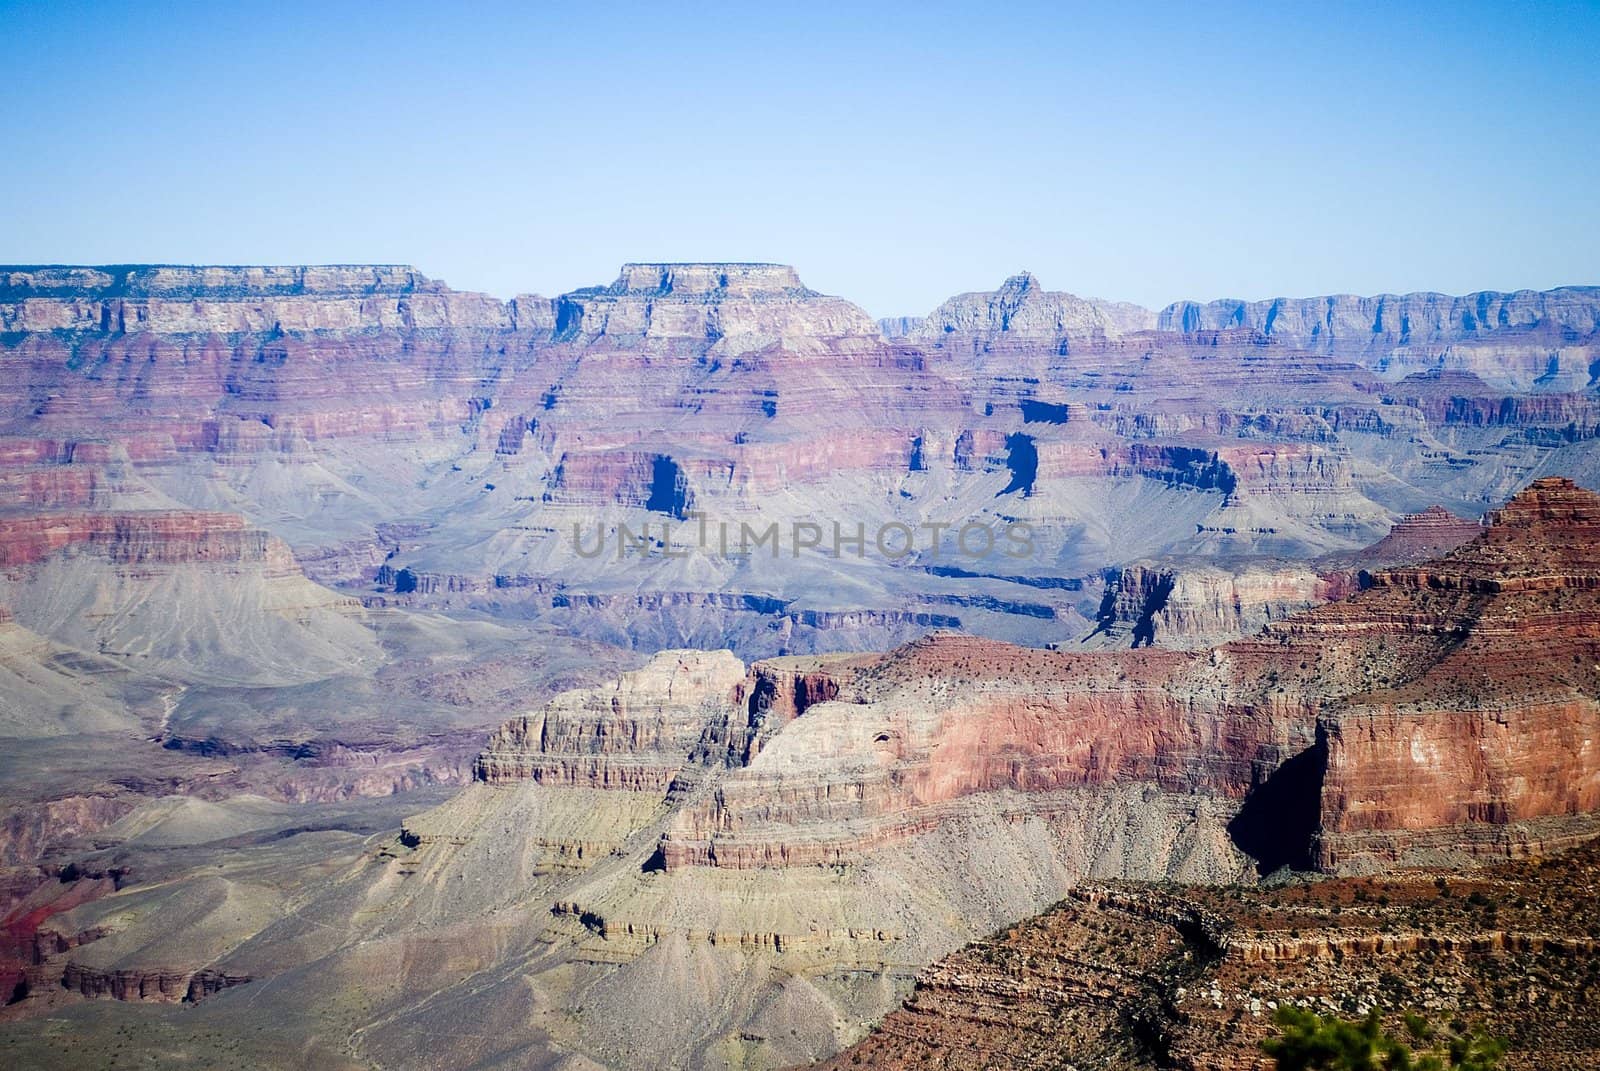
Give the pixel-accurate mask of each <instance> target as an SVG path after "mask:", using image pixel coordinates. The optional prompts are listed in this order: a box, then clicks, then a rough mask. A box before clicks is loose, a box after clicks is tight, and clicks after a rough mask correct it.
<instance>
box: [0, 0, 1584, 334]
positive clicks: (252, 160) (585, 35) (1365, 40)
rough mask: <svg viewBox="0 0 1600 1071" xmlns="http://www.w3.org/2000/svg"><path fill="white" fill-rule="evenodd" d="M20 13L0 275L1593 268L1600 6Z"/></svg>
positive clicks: (1163, 274)
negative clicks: (777, 266)
mask: <svg viewBox="0 0 1600 1071" xmlns="http://www.w3.org/2000/svg"><path fill="white" fill-rule="evenodd" d="M466 7H467V6H466V5H462V7H461V8H460V9H458V8H457V7H456V5H447V4H417V5H410V4H406V3H383V4H377V3H373V4H360V5H343V4H337V3H333V4H325V3H319V4H307V5H302V4H299V3H294V2H289V0H277V2H272V3H265V4H244V3H241V4H237V5H218V8H220V9H218V10H214V9H212V8H210V7H209V6H201V5H195V6H193V7H187V6H184V5H170V4H161V5H157V4H115V5H113V4H81V3H70V2H60V0H50V2H42V3H28V2H25V3H18V2H13V0H0V86H3V92H4V110H3V113H0V114H3V115H4V125H3V127H0V262H11V263H16V262H70V263H105V262H134V261H165V262H177V263H330V262H374V261H377V262H391V261H397V262H404V263H410V264H414V265H416V266H417V267H418V268H420V269H421V270H423V271H424V272H426V273H428V274H430V275H433V276H436V277H440V278H443V279H445V280H446V281H447V282H449V283H450V284H451V285H452V286H456V287H458V288H465V289H480V290H488V291H490V292H491V293H495V294H498V295H500V296H502V297H505V296H510V295H511V294H514V293H519V292H528V291H536V292H540V293H545V294H553V293H559V292H561V291H563V290H570V289H573V288H575V287H578V286H584V285H591V284H595V283H603V282H608V281H610V280H611V279H613V278H614V277H615V276H616V270H617V266H618V265H619V264H620V263H621V262H623V261H625V260H774V261H782V262H786V263H790V264H794V265H795V266H796V267H797V268H799V270H800V273H801V276H802V278H804V279H805V280H806V282H807V283H808V284H809V285H811V286H813V287H815V288H816V289H819V290H824V291H827V292H830V293H837V294H843V295H845V296H847V297H850V298H852V299H854V300H855V301H857V302H859V303H861V304H862V305H864V306H865V307H866V308H867V309H868V310H869V311H870V312H872V313H873V314H875V315H880V316H885V315H897V314H920V313H924V312H926V311H928V310H929V309H930V308H932V307H933V306H934V305H935V304H937V303H938V302H939V301H940V300H942V299H943V298H944V297H946V296H948V295H950V294H952V293H955V292H958V291H963V290H980V289H984V290H986V289H992V288H993V287H995V286H997V285H998V284H999V283H1000V281H1001V280H1002V279H1003V278H1004V277H1005V276H1007V275H1009V274H1012V273H1013V272H1015V271H1017V270H1019V269H1023V268H1026V269H1029V270H1031V271H1033V272H1034V274H1035V275H1037V276H1038V277H1039V278H1040V280H1041V282H1043V283H1044V284H1045V285H1046V286H1048V287H1050V288H1051V289H1064V290H1072V291H1074V292H1077V293H1080V294H1086V295H1095V296H1101V297H1109V298H1119V299H1125V300H1132V301H1138V302H1141V303H1143V304H1146V305H1151V306H1159V305H1162V304H1165V303H1167V302H1169V301H1173V300H1176V299H1179V298H1190V297H1192V298H1214V297H1225V296H1227V297H1245V298H1262V297H1272V296H1277V295H1293V296H1303V295H1308V294H1320V293H1329V292H1358V293H1376V292H1380V291H1403V290H1415V289H1431V290H1442V291H1447V292H1452V293H1459V292H1465V291H1469V290H1476V289H1485V288H1493V289H1513V288H1518V287H1536V288H1545V287H1550V286H1556V285H1562V284H1573V283H1591V284H1592V283H1600V2H1597V0H1589V2H1583V3H1558V2H1552V3H1537V4H1536V3H1520V4H1519V3H1448V4H1446V3H1440V4H1420V5H1411V6H1408V7H1406V8H1405V9H1404V10H1399V9H1395V8H1392V7H1391V6H1390V5H1387V4H1370V5H1369V4H1342V3H1323V4H1316V5H1305V6H1300V5H1293V4H1283V5H1260V6H1258V5H1254V4H1243V3H1241V4H1223V5H1190V4H1170V5H1153V6H1152V5H1142V4H1138V3H1132V2H1121V3H1100V4H1095V5H1092V6H1087V7H1081V8H1080V7H1074V6H1066V5H1057V4H1033V3H1028V2H1020V0H1019V2H1011V3H1004V2H1002V3H993V4H986V5H981V6H980V5H977V4H969V5H954V4H940V3H936V2H935V3H916V4H882V5H871V4H841V5H837V6H834V5H830V4H826V3H817V2H808V3H801V4H762V3H750V4H736V5H734V4H730V5H726V6H724V5H715V4H713V5H700V4H694V3H681V4H668V3H660V2H655V3H649V4H639V5H635V4H631V3H626V2H607V3H603V4H583V3H563V4H549V5H546V4H538V3H507V4H479V5H473V6H471V9H470V13H463V12H464V11H465V10H466Z"/></svg>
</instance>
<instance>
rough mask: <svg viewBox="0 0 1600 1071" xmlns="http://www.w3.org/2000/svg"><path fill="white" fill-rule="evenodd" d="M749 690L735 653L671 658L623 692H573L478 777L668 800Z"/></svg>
mask: <svg viewBox="0 0 1600 1071" xmlns="http://www.w3.org/2000/svg"><path fill="white" fill-rule="evenodd" d="M744 685H745V667H744V664H743V663H741V662H740V661H739V660H738V659H737V658H735V657H734V656H733V655H732V654H731V653H730V652H728V651H666V652H663V653H661V654H658V655H656V656H655V657H654V658H653V659H651V661H650V662H649V663H648V664H647V665H646V666H645V667H644V668H642V669H639V670H635V671H633V672H631V673H625V674H623V675H622V677H621V678H619V679H618V680H617V681H616V682H615V683H614V684H612V685H609V686H605V687H600V688H593V689H588V690H580V691H575V692H564V693H562V694H561V695H559V696H557V697H556V698H554V699H552V700H551V701H550V702H549V704H547V705H546V706H545V708H544V709H543V710H542V711H540V712H539V713H537V714H534V715H529V716H526V717H523V718H518V719H516V720H514V721H511V722H509V723H507V724H506V725H505V726H503V727H501V729H500V730H499V731H498V732H496V733H495V735H494V736H492V737H491V738H490V739H489V743H488V746H487V747H486V748H485V750H484V752H483V754H481V755H480V756H479V757H478V761H477V764H476V765H475V766H474V768H473V776H474V777H475V778H476V779H477V780H479V781H485V782H488V783H490V784H503V783H506V782H511V781H519V780H533V781H537V782H539V783H541V784H556V785H587V786H592V787H595V788H607V789H611V788H614V789H623V790H629V791H645V792H656V793H665V792H666V790H667V788H668V787H670V786H671V785H672V783H673V781H674V779H675V778H677V776H678V775H679V772H680V771H681V770H682V768H683V766H684V764H685V762H686V760H687V759H688V756H689V752H690V751H691V750H692V749H693V748H694V746H695V744H697V743H698V742H699V740H700V737H701V734H702V732H703V731H704V730H705V728H706V725H707V722H708V721H709V720H712V719H715V718H716V717H718V716H721V715H725V713H726V712H727V711H728V710H729V709H730V708H731V707H733V706H734V705H735V701H736V699H737V697H738V695H739V694H740V693H742V690H743V688H744Z"/></svg>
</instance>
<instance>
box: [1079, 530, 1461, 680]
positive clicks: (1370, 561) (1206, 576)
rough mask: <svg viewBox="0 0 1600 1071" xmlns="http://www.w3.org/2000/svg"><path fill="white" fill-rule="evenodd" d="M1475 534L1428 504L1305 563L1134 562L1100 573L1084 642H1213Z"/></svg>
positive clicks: (1335, 597) (1346, 592)
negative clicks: (1093, 617)
mask: <svg viewBox="0 0 1600 1071" xmlns="http://www.w3.org/2000/svg"><path fill="white" fill-rule="evenodd" d="M1482 531H1483V528H1482V526H1481V525H1480V524H1479V523H1478V522H1476V521H1469V520H1465V519H1463V518H1461V517H1457V516H1456V515H1455V514H1453V513H1451V512H1450V511H1449V510H1447V509H1444V508H1443V507H1441V506H1430V507H1428V508H1427V509H1425V510H1423V511H1421V512H1420V513H1415V514H1410V515H1408V516H1406V517H1402V518H1401V519H1400V520H1398V521H1396V522H1395V524H1394V527H1393V528H1391V529H1390V531H1389V534H1388V535H1386V536H1384V537H1383V538H1382V539H1380V540H1378V542H1376V543H1374V544H1372V545H1371V546H1369V547H1366V548H1363V549H1362V550H1359V551H1355V552H1352V553H1347V554H1335V555H1330V556H1326V557H1323V558H1319V559H1315V560H1313V561H1311V562H1306V563H1298V562H1287V561H1251V560H1246V561H1244V562H1241V563H1238V564H1233V565H1227V564H1214V563H1212V562H1208V561H1204V560H1194V559H1178V560H1169V561H1162V562H1134V563H1133V564H1131V565H1127V566H1124V567H1122V568H1120V569H1117V570H1114V571H1113V573H1112V575H1111V576H1110V577H1109V578H1108V580H1107V586H1106V592H1105V596H1104V598H1103V600H1102V602H1101V606H1100V612H1099V614H1098V617H1097V621H1096V628H1095V631H1094V632H1093V633H1091V634H1090V635H1088V636H1086V637H1085V638H1084V640H1083V643H1084V644H1085V645H1088V646H1091V647H1105V646H1112V647H1119V646H1120V647H1130V646H1131V647H1141V646H1160V647H1170V648H1174V649H1177V650H1194V649H1197V648H1203V647H1210V646H1214V645H1216V644H1220V643H1224V642H1226V641H1228V640H1230V639H1233V638H1234V637H1238V636H1249V635H1253V634H1255V633H1257V632H1259V631H1261V629H1262V628H1263V627H1265V626H1266V625H1267V624H1268V623H1269V622H1273V621H1282V620H1284V619H1286V618H1288V617H1290V616H1291V615H1293V614H1296V613H1299V612H1300V611H1302V610H1306V609H1310V608H1311V607H1313V606H1318V605H1320V604H1322V603H1325V602H1337V601H1339V600H1341V599H1345V598H1348V597H1350V596H1351V595H1353V594H1355V593H1356V592H1358V591H1360V590H1361V589H1362V588H1363V587H1365V586H1369V585H1370V584H1371V583H1372V580H1371V577H1370V575H1369V574H1370V571H1371V570H1374V569H1378V568H1380V567H1382V566H1396V565H1403V564H1408V563H1413V562H1420V561H1424V560H1427V559H1429V558H1435V557H1441V556H1443V555H1445V554H1447V553H1449V552H1450V551H1453V550H1455V549H1456V548H1457V547H1459V546H1461V545H1462V544H1464V543H1467V542H1469V541H1471V540H1473V539H1476V538H1477V537H1478V536H1479V535H1480V534H1481V533H1482Z"/></svg>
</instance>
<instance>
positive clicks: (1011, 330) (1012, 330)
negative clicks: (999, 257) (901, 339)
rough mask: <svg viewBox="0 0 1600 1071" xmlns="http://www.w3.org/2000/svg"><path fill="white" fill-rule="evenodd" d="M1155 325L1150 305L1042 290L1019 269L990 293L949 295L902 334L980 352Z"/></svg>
mask: <svg viewBox="0 0 1600 1071" xmlns="http://www.w3.org/2000/svg"><path fill="white" fill-rule="evenodd" d="M1155 326H1156V315H1155V313H1152V312H1151V311H1150V310H1148V309H1143V308H1140V307H1139V306H1137V305H1130V304H1127V303H1125V302H1110V301H1098V300H1095V299H1093V298H1080V297H1078V296H1077V295H1075V294H1067V293H1062V292H1057V291H1049V290H1045V289H1044V288H1043V287H1042V286H1040V285H1039V281H1038V280H1037V279H1035V278H1034V277H1033V276H1032V275H1031V274H1029V273H1028V272H1021V273H1019V274H1017V275H1013V276H1012V277H1011V278H1009V279H1007V280H1006V281H1005V282H1004V283H1003V284H1001V286H1000V289H998V290H995V291H993V292H990V293H971V294H961V295H958V296H956V297H953V298H951V299H950V300H948V301H946V302H945V303H944V304H942V305H940V306H939V307H938V308H936V309H934V310H933V311H932V312H931V313H929V314H928V315H927V317H926V318H925V319H923V320H922V322H921V323H918V324H916V325H914V326H911V325H908V328H909V329H908V330H907V331H906V332H905V334H906V337H907V338H909V339H911V340H912V341H914V342H917V343H919V344H921V345H927V346H943V347H947V348H954V347H958V346H959V347H962V348H964V349H968V350H972V349H976V350H979V351H984V350H988V349H991V348H993V347H995V346H996V345H999V346H1013V345H1033V346H1046V347H1050V348H1058V347H1061V346H1070V345H1072V344H1073V343H1074V342H1079V343H1081V342H1084V341H1090V340H1102V341H1103V340H1105V339H1112V338H1118V337H1120V336H1122V335H1126V334H1129V333H1131V332H1135V331H1147V330H1150V329H1151V328H1153V327H1155Z"/></svg>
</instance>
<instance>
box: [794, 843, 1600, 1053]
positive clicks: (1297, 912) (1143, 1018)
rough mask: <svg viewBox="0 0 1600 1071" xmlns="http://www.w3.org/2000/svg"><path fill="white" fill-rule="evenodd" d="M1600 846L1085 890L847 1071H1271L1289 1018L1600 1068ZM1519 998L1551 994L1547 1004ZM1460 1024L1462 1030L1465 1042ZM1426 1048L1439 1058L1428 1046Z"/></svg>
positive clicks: (919, 1005)
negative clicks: (1424, 1034)
mask: <svg viewBox="0 0 1600 1071" xmlns="http://www.w3.org/2000/svg"><path fill="white" fill-rule="evenodd" d="M1597 865H1600V858H1597V852H1596V849H1595V846H1594V845H1593V844H1590V845H1588V846H1586V847H1584V848H1582V849H1579V850H1577V851H1575V852H1573V853H1571V854H1570V855H1567V856H1558V857H1555V858H1552V859H1547V860H1543V861H1541V862H1539V863H1534V864H1514V865H1501V866H1497V867H1495V868H1493V869H1492V870H1489V871H1487V872H1484V873H1480V874H1472V875H1466V876H1463V875H1460V874H1449V875H1447V874H1445V873H1442V872H1437V871H1412V872H1404V871H1402V872H1397V873H1388V874H1385V875H1383V876H1381V877H1377V878H1370V879H1348V878H1346V879H1338V880H1332V881H1325V882H1319V883H1316V884H1314V885H1289V886H1284V887H1277V888H1252V889H1230V890H1207V889H1198V888H1190V889H1181V888H1180V889H1172V888H1170V887H1169V888H1167V889H1162V890H1156V889H1150V888H1141V887H1138V886H1133V885H1130V884H1105V885H1091V886H1085V887H1081V888H1078V889H1075V890H1073V891H1072V893H1071V894H1069V896H1068V897H1066V898H1065V899H1064V900H1062V902H1060V903H1059V904H1057V905H1055V906H1054V907H1053V908H1052V909H1051V910H1050V911H1049V912H1047V913H1046V914H1044V915H1042V916H1040V917H1038V918H1035V919H1030V920H1027V921H1026V922H1022V923H1020V924H1018V925H1016V926H1012V927H1008V928H1006V929H1005V930H1002V931H1001V932H998V933H995V934H993V935H989V936H986V937H985V938H984V939H983V940H980V941H977V942H974V943H973V944H971V945H969V946H968V947H966V948H964V949H962V950H961V951H960V952H958V953H956V954H954V955H952V956H950V957H948V958H946V959H944V960H941V961H940V962H938V963H935V964H933V965H931V966H930V967H929V968H928V969H927V970H925V971H923V972H922V973H921V974H920V975H919V976H918V979H917V984H916V988H915V989H914V990H913V992H912V994H911V996H910V997H909V998H908V999H907V1000H906V1001H905V1003H904V1005H903V1006H902V1007H901V1008H899V1009H897V1010H896V1011H895V1012H893V1013H892V1014H890V1015H889V1016H888V1017H887V1018H885V1019H884V1020H883V1022H882V1023H880V1024H879V1025H878V1026H877V1027H876V1028H875V1029H874V1031H873V1033H872V1034H871V1035H870V1036H869V1037H868V1038H866V1039H865V1040H864V1041H862V1042H861V1043H860V1044H858V1045H855V1046H853V1047H852V1048H850V1049H848V1050H846V1051H845V1052H843V1053H841V1054H840V1055H839V1056H838V1057H836V1058H835V1059H833V1060H832V1061H829V1062H828V1063H826V1064H825V1065H824V1066H826V1067H828V1068H839V1069H842V1068H854V1067H868V1068H883V1069H891V1068H920V1067H928V1066H938V1067H948V1068H972V1069H974V1071H976V1069H979V1068H983V1069H1017V1071H1022V1069H1033V1068H1043V1067H1061V1066H1077V1067H1083V1066H1091V1067H1092V1066H1117V1067H1171V1068H1182V1069H1185V1071H1202V1069H1205V1071H1213V1069H1219V1068H1226V1069H1230V1071H1233V1069H1237V1071H1267V1069H1268V1068H1270V1066H1271V1061H1270V1060H1268V1059H1267V1058H1266V1057H1265V1056H1264V1055H1263V1054H1262V1052H1261V1050H1260V1043H1261V1041H1262V1039H1264V1038H1265V1037H1267V1036H1270V1035H1271V1034H1272V1033H1273V1032H1275V1028H1274V1026H1273V1013H1274V1012H1275V1011H1277V1009H1278V1008H1279V1007H1282V1006H1284V1005H1289V1006H1293V1007H1303V1008H1310V1009H1312V1010H1314V1011H1317V1012H1319V1013H1321V1014H1324V1015H1339V1016H1341V1017H1344V1018H1347V1019H1354V1018H1359V1017H1361V1016H1362V1015H1364V1014H1365V1013H1366V1011H1367V1010H1368V1009H1369V1008H1376V1009H1377V1010H1378V1011H1379V1013H1380V1015H1381V1016H1382V1017H1383V1019H1384V1023H1385V1027H1386V1029H1388V1030H1389V1031H1390V1032H1392V1033H1394V1034H1396V1035H1398V1036H1402V1037H1406V1036H1409V1032H1408V1031H1407V1030H1406V1028H1405V1026H1404V1025H1403V1023H1402V1022H1401V1019H1402V1018H1403V1017H1402V1016H1401V1014H1400V1011H1402V1010H1404V1011H1406V1012H1409V1013H1410V1014H1412V1015H1415V1016H1419V1017H1420V1018H1421V1019H1422V1020H1423V1021H1425V1022H1427V1023H1428V1025H1429V1027H1430V1029H1431V1030H1432V1031H1434V1038H1435V1040H1434V1041H1433V1042H1432V1045H1433V1046H1434V1047H1438V1046H1440V1045H1442V1041H1441V1040H1440V1039H1441V1038H1444V1037H1448V1036H1449V1035H1450V1033H1451V1032H1452V1027H1451V1026H1450V1024H1451V1022H1452V1021H1455V1022H1457V1023H1473V1024H1475V1025H1481V1026H1483V1027H1485V1028H1486V1029H1487V1030H1488V1032H1490V1033H1492V1034H1494V1035H1496V1036H1499V1037H1503V1038H1507V1039H1508V1041H1509V1048H1510V1051H1509V1052H1508V1053H1507V1056H1506V1061H1505V1066H1507V1067H1511V1068H1518V1069H1522V1068H1528V1069H1531V1068H1541V1067H1549V1066H1552V1065H1555V1066H1562V1067H1568V1066H1570V1067H1574V1068H1576V1067H1586V1066H1589V1065H1590V1064H1592V1063H1594V1061H1595V1059H1596V1058H1597V1054H1600V1030H1597V1029H1596V1026H1595V1024H1594V1020H1593V1016H1592V1015H1590V1014H1588V1008H1589V1006H1590V1005H1592V1003H1593V1001H1594V999H1595V997H1596V995H1597V994H1596V989H1597V987H1596V981H1595V979H1594V977H1593V976H1592V975H1591V974H1589V973H1587V972H1585V971H1583V970H1571V969H1556V970H1552V969H1551V966H1550V965H1551V964H1552V963H1560V964H1563V965H1569V964H1571V963H1573V962H1577V961H1581V960H1582V959H1583V958H1585V957H1588V956H1590V955H1592V954H1593V952H1594V949H1595V947H1596V939H1595V937H1594V936H1593V927H1594V924H1595V919H1594V908H1593V906H1592V899H1591V898H1590V897H1589V896H1588V894H1587V891H1586V890H1587V886H1588V884H1589V883H1590V882H1592V881H1593V878H1594V873H1595V869H1596V866H1597ZM1512 994H1525V995H1528V994H1537V998H1536V999H1532V1000H1530V999H1527V998H1526V996H1523V997H1521V998H1517V997H1513V996H1512ZM1455 1029H1459V1027H1456V1028H1455ZM1413 1043H1414V1044H1416V1045H1418V1047H1419V1048H1427V1047H1429V1043H1427V1042H1420V1041H1414V1042H1413Z"/></svg>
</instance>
